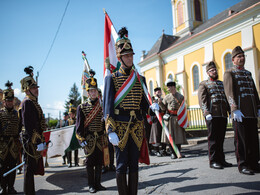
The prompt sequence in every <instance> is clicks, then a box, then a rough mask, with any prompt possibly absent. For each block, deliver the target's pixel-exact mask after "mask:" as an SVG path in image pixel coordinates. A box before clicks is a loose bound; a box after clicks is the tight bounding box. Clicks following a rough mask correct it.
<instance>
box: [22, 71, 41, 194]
mask: <svg viewBox="0 0 260 195" xmlns="http://www.w3.org/2000/svg"><path fill="white" fill-rule="evenodd" d="M24 71H25V72H26V73H27V74H28V75H29V76H27V77H25V78H23V79H22V80H21V81H20V82H21V88H22V91H23V92H25V93H26V97H25V98H24V100H23V101H22V103H21V105H20V108H19V116H20V117H21V122H22V125H23V126H24V129H22V137H23V139H22V144H23V149H24V161H25V166H24V193H25V194H29V195H32V194H35V185H34V175H44V167H43V159H42V155H41V151H43V150H45V149H46V143H45V139H44V136H43V131H44V130H45V129H46V124H45V118H44V115H43V112H42V109H41V106H40V105H39V104H38V94H39V92H38V88H39V86H38V85H37V83H36V82H35V80H34V79H33V67H32V66H29V67H26V68H25V69H24Z"/></svg>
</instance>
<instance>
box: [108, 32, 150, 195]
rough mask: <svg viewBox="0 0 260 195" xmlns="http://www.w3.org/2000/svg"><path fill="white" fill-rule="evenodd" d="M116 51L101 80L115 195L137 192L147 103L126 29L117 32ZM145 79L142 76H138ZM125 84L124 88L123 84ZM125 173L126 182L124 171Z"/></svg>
mask: <svg viewBox="0 0 260 195" xmlns="http://www.w3.org/2000/svg"><path fill="white" fill-rule="evenodd" d="M119 36H120V37H119V39H118V40H117V41H116V52H117V57H118V59H119V61H120V62H121V67H120V69H119V70H118V71H116V72H115V73H113V74H112V75H109V76H107V77H106V79H105V90H104V102H103V105H104V116H105V118H106V130H107V132H108V133H109V134H108V137H109V141H110V142H111V143H112V144H113V145H114V146H115V151H116V181H117V187H118V192H119V194H123V195H125V194H137V190H138V159H139V154H140V149H141V145H142V140H143V131H144V122H143V120H144V119H143V117H142V113H141V112H145V113H147V111H148V109H149V104H148V102H147V101H146V99H145V96H144V91H143V89H142V86H141V83H140V82H139V81H138V79H137V80H136V73H135V70H134V68H133V55H134V52H133V49H132V45H131V43H130V40H129V39H128V38H127V30H126V28H122V29H121V30H120V31H119ZM140 79H142V80H143V81H144V82H145V79H144V77H141V78H140ZM123 84H127V85H126V87H124V86H125V85H123ZM148 114H150V113H148ZM127 171H128V173H129V177H128V184H127V182H126V173H127Z"/></svg>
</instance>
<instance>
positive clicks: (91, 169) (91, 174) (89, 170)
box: [87, 167, 96, 193]
mask: <svg viewBox="0 0 260 195" xmlns="http://www.w3.org/2000/svg"><path fill="white" fill-rule="evenodd" d="M87 174H88V186H89V192H90V193H95V192H96V189H95V180H94V179H95V177H94V167H87Z"/></svg>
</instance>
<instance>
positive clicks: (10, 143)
mask: <svg viewBox="0 0 260 195" xmlns="http://www.w3.org/2000/svg"><path fill="white" fill-rule="evenodd" d="M12 85H13V83H10V82H9V81H8V82H7V83H6V84H5V86H6V87H7V89H6V90H4V93H3V104H4V107H3V108H2V109H1V110H0V183H1V188H2V189H1V191H0V194H7V193H8V194H17V191H16V190H15V189H14V182H15V175H16V173H15V171H14V172H12V173H10V174H9V175H7V176H6V177H3V174H4V173H6V172H7V171H9V170H11V169H12V168H14V167H15V166H16V162H17V159H18V157H19V152H20V149H21V144H20V141H19V133H20V129H21V128H20V123H19V118H18V112H17V111H16V110H15V109H14V102H13V100H14V90H13V89H12V88H11V87H12ZM7 188H8V190H7Z"/></svg>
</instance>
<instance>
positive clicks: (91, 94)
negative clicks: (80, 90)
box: [88, 89, 98, 100]
mask: <svg viewBox="0 0 260 195" xmlns="http://www.w3.org/2000/svg"><path fill="white" fill-rule="evenodd" d="M88 94H89V97H90V98H91V99H92V100H94V99H96V98H97V97H98V91H97V90H96V89H89V90H88Z"/></svg>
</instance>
